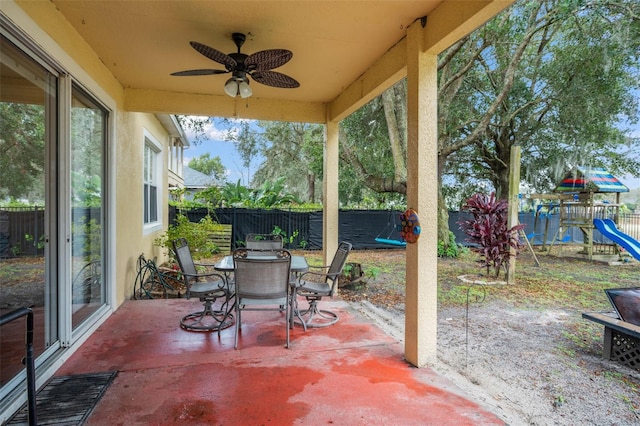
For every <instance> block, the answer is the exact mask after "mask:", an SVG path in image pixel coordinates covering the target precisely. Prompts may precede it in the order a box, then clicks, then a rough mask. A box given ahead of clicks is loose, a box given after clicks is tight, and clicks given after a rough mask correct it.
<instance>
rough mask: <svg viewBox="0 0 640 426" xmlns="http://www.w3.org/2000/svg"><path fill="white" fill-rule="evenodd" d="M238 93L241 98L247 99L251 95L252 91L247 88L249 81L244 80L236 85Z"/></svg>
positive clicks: (249, 87)
mask: <svg viewBox="0 0 640 426" xmlns="http://www.w3.org/2000/svg"><path fill="white" fill-rule="evenodd" d="M238 93H240V97H241V98H248V97H249V96H251V95H252V94H253V90H251V86H249V80H247V79H246V78H245V79H244V80H243V81H241V82H239V83H238Z"/></svg>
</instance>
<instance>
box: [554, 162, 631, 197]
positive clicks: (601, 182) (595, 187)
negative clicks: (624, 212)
mask: <svg viewBox="0 0 640 426" xmlns="http://www.w3.org/2000/svg"><path fill="white" fill-rule="evenodd" d="M554 192H629V188H627V187H626V186H625V185H623V184H622V183H621V182H620V181H619V180H618V179H616V178H615V177H613V175H612V174H611V173H609V172H608V171H606V170H605V169H602V168H596V167H594V168H583V167H578V168H576V169H574V170H572V171H570V172H569V173H567V174H566V175H565V177H564V179H562V182H560V184H559V185H558V186H557V187H556V189H555V190H554Z"/></svg>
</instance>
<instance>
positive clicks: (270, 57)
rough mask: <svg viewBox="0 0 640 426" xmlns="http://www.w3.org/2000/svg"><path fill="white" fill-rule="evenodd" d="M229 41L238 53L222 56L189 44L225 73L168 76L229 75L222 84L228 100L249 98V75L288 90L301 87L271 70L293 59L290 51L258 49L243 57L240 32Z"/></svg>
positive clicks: (201, 71)
mask: <svg viewBox="0 0 640 426" xmlns="http://www.w3.org/2000/svg"><path fill="white" fill-rule="evenodd" d="M231 38H232V39H233V42H234V43H235V44H236V46H238V52H237V53H229V54H224V53H222V52H220V51H218V50H216V49H214V48H213V47H209V46H207V45H205V44H202V43H198V42H197V41H191V42H189V44H190V45H191V47H193V48H194V49H195V50H196V51H198V53H200V54H202V55H204V56H206V57H207V58H209V59H211V60H212V61H215V62H218V63H219V64H222V65H224V67H225V69H224V70H221V69H197V70H186V71H178V72H174V73H171V75H173V76H178V77H184V76H198V75H213V74H227V73H231V78H230V79H229V80H227V82H226V83H225V85H224V91H225V93H226V94H227V95H229V96H231V97H236V96H238V95H240V96H241V97H243V98H248V97H249V96H251V94H252V93H253V92H252V90H251V87H250V86H249V79H248V77H247V76H251V78H252V79H253V80H254V81H257V82H258V83H261V84H265V85H267V86H272V87H280V88H289V89H291V88H296V87H299V86H300V83H298V82H297V81H296V80H295V79H293V78H291V77H289V76H288V75H286V74H282V73H279V72H276V71H271V70H272V69H273V68H278V67H280V66H282V65H284V64H286V63H287V62H289V60H290V59H291V58H292V57H293V53H291V51H289V50H286V49H269V50H261V51H260V52H256V53H253V54H251V55H246V54H244V53H241V52H240V48H241V47H242V45H243V44H244V42H245V40H246V36H245V35H244V34H242V33H233V35H232V36H231Z"/></svg>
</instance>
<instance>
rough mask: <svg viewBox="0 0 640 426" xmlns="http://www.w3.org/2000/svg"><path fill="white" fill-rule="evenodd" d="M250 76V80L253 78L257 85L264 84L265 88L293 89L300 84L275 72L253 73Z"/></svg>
mask: <svg viewBox="0 0 640 426" xmlns="http://www.w3.org/2000/svg"><path fill="white" fill-rule="evenodd" d="M250 75H251V78H253V79H254V80H255V81H257V82H258V83H261V84H265V85H267V86H272V87H281V88H284V89H294V88H296V87H300V83H298V82H297V81H296V80H295V79H293V78H291V77H289V76H288V75H285V74H282V73H279V72H275V71H255V72H253V73H251V74H250Z"/></svg>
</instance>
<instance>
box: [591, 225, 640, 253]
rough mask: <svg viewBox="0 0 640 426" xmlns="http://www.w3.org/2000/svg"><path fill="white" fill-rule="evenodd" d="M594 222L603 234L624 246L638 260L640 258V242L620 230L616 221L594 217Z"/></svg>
mask: <svg viewBox="0 0 640 426" xmlns="http://www.w3.org/2000/svg"><path fill="white" fill-rule="evenodd" d="M593 224H594V225H595V226H596V228H598V231H600V232H601V233H602V235H604V236H605V237H607V238H609V239H610V240H611V241H613V242H614V243H616V244H618V245H619V246H620V247H622V248H624V249H625V250H626V251H628V252H629V254H630V255H631V256H633V257H634V258H635V259H636V260H640V242H638V241H636V240H634V239H633V238H631V237H630V236H628V235H627V234H625V233H622V232H620V231H619V230H618V228H617V227H616V224H615V222H614V221H612V220H611V219H604V220H602V219H594V220H593Z"/></svg>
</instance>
